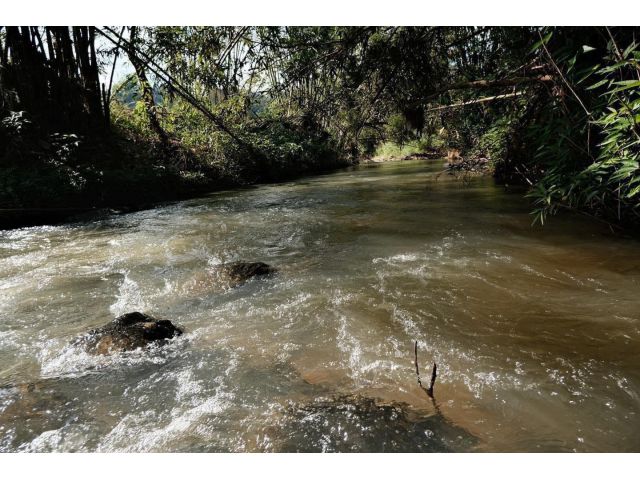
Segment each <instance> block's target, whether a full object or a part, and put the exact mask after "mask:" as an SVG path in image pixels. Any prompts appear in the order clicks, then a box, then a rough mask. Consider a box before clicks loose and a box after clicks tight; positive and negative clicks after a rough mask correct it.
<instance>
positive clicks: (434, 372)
mask: <svg viewBox="0 0 640 480" xmlns="http://www.w3.org/2000/svg"><path fill="white" fill-rule="evenodd" d="M414 355H415V364H416V375H417V377H418V385H420V388H421V389H422V390H424V391H425V393H426V394H427V395H429V398H433V385H434V384H435V383H436V377H437V376H438V375H437V370H438V367H437V365H436V364H435V363H434V364H433V370H432V371H431V383H430V384H429V388H424V386H423V385H422V381H421V380H420V368H419V367H418V341H417V340H416V342H415V348H414Z"/></svg>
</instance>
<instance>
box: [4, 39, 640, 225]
mask: <svg viewBox="0 0 640 480" xmlns="http://www.w3.org/2000/svg"><path fill="white" fill-rule="evenodd" d="M637 30H638V29H635V28H611V29H608V28H604V27H562V28H561V27H556V28H535V27H515V28H514V27H144V28H143V27H99V28H98V27H96V28H93V27H91V28H89V27H73V28H67V27H20V28H16V27H2V28H1V29H0V52H1V57H0V114H1V117H2V124H1V127H0V139H1V140H2V145H1V148H0V158H1V159H2V164H1V165H0V169H2V172H3V178H2V180H1V181H0V197H1V198H2V202H3V203H4V204H10V205H23V206H26V205H36V204H37V205H45V204H52V203H53V204H67V203H69V202H70V199H71V198H75V199H76V200H78V201H80V202H83V201H84V200H85V199H86V198H90V203H91V204H101V203H102V204H109V203H117V202H118V201H121V200H122V199H119V198H117V197H118V195H117V194H116V193H115V192H122V191H130V192H135V194H132V196H131V197H132V199H133V198H134V197H135V196H136V195H138V196H141V195H142V196H144V192H156V193H155V194H153V195H150V197H151V198H152V199H153V198H156V197H161V196H162V195H163V194H162V192H165V193H164V195H165V196H172V195H173V196H179V195H182V194H189V192H194V191H201V190H206V189H209V188H214V187H215V186H216V185H219V184H242V183H250V182H256V181H271V180H278V179H282V178H286V177H289V176H294V175H299V174H303V173H305V172H311V171H318V170H322V169H327V168H334V167H336V166H339V165H345V164H347V163H350V162H354V161H358V160H359V159H361V158H363V157H369V156H382V157H390V156H391V157H403V156H406V155H411V154H417V153H421V152H431V153H433V151H434V149H435V150H437V151H440V152H441V153H443V154H444V153H445V152H446V150H447V149H455V150H456V151H457V152H460V153H461V155H462V156H463V157H467V158H473V157H476V158H481V157H482V158H486V159H488V160H489V162H490V164H491V166H492V168H493V171H494V172H495V175H496V177H497V178H498V179H499V180H500V181H502V182H505V183H510V184H512V183H521V184H524V185H527V186H528V187H529V196H530V198H531V199H532V201H533V203H534V205H535V207H534V208H535V211H534V213H535V218H536V219H537V220H539V221H541V222H544V220H545V219H546V217H547V216H548V215H549V214H554V213H556V212H558V211H559V210H561V209H572V210H577V211H581V212H584V213H588V214H590V215H594V216H597V217H599V218H602V219H604V220H606V221H607V222H611V223H615V224H620V225H623V224H624V225H630V224H636V223H637V220H638V217H639V213H640V212H639V211H638V209H639V207H640V204H639V202H640V200H639V198H640V197H639V194H640V174H639V172H638V141H639V139H640V136H639V135H640V131H639V130H638V122H639V121H640V112H639V109H640V98H639V97H638V92H639V88H640V67H639V66H638V61H640V49H639V48H638V47H637V45H636V43H635V34H636V33H637ZM97 39H98V40H99V41H98V40H97ZM123 58H124V59H127V60H128V62H129V63H130V64H131V66H132V69H131V70H132V71H131V73H130V75H129V76H128V77H126V78H124V79H123V80H122V81H120V82H119V83H118V84H117V85H112V79H113V70H112V68H113V66H114V65H115V64H116V62H122V61H123ZM99 71H100V72H102V75H103V77H102V79H103V81H102V82H101V81H100V80H98V78H97V76H98V72H99ZM105 78H106V79H107V80H104V79H105ZM58 117H59V118H60V121H57V119H58ZM34 167H35V168H34ZM168 185H169V186H170V188H167V186H168ZM123 186H124V187H125V188H122V187H123ZM167 191H170V192H172V193H171V194H168V193H166V192H167ZM27 192H28V194H27ZM96 192H97V193H96ZM147 196H149V195H147ZM132 199H128V201H129V200H132Z"/></svg>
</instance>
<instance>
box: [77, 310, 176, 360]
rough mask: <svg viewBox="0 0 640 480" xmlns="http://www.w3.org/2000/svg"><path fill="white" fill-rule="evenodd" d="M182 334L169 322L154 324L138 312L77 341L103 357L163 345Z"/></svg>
mask: <svg viewBox="0 0 640 480" xmlns="http://www.w3.org/2000/svg"><path fill="white" fill-rule="evenodd" d="M181 334H182V330H181V329H180V328H178V327H176V326H175V325H174V324H173V323H171V322H170V321H169V320H157V319H155V318H153V317H151V316H149V315H146V314H144V313H140V312H131V313H125V314H124V315H122V316H120V317H118V318H116V319H115V320H114V321H112V322H111V323H108V324H107V325H104V326H102V327H99V328H96V329H94V330H91V331H90V332H89V333H87V335H85V336H84V337H82V338H80V339H79V340H77V341H76V344H81V345H82V346H84V348H85V350H86V351H87V352H89V353H91V354H94V355H106V354H109V353H115V352H124V351H127V350H135V349H137V348H141V347H145V346H147V345H150V344H152V343H162V342H164V341H166V340H168V339H170V338H173V337H176V336H178V335H181Z"/></svg>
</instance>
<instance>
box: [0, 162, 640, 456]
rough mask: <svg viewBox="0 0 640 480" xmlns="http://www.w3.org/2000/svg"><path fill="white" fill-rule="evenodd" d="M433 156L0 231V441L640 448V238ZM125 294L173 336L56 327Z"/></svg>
mask: <svg viewBox="0 0 640 480" xmlns="http://www.w3.org/2000/svg"><path fill="white" fill-rule="evenodd" d="M441 170H442V162H441V161H431V162H423V161H411V162H401V163H388V164H383V165H374V166H360V167H357V168H354V169H350V170H346V171H340V172H337V173H332V174H328V175H322V176H316V177H311V178H306V179H302V180H298V181H294V182H290V183H283V184H278V185H266V186H258V187H255V188H251V189H246V190H236V191H228V192H219V193H215V194H212V195H209V196H207V197H205V198H199V199H195V200H189V201H184V202H179V203H174V204H171V205H168V206H160V207H157V208H154V209H151V210H146V211H141V212H136V213H130V214H126V215H119V216H110V217H107V218H101V219H94V220H90V221H83V222H78V223H74V224H68V225H64V226H54V227H50V226H49V227H33V228H23V229H17V230H7V231H2V232H0V450H1V451H144V452H147V451H191V452H196V451H197V452H199V451H209V452H213V451H223V452H225V451H231V452H252V451H377V452H382V451H417V452H424V451H427V452H428V451H498V452H504V451H636V452H637V451H640V418H639V413H640V399H639V396H638V392H639V388H640V309H639V308H638V306H639V299H638V292H639V289H638V287H639V286H640V255H639V249H638V247H639V246H640V245H639V243H638V241H635V240H631V239H624V238H619V237H615V236H612V235H611V234H610V233H609V232H608V231H607V229H606V227H603V226H602V225H599V224H596V223H594V222H593V221H591V220H588V219H584V218H581V217H577V216H565V217H562V218H559V219H552V220H551V221H550V222H549V224H548V225H545V226H544V227H543V228H541V227H539V226H533V227H532V226H531V221H532V217H531V216H530V215H529V210H530V206H529V205H528V204H527V201H526V200H525V199H523V197H522V194H521V193H508V192H507V191H505V189H504V188H502V187H499V186H496V185H494V183H493V180H492V179H491V178H476V179H473V180H471V181H470V182H461V181H460V180H456V179H454V178H452V177H450V176H448V175H440V176H437V173H438V172H440V171H441ZM234 260H245V261H263V262H266V263H269V264H270V265H273V266H275V267H277V268H278V269H279V272H278V273H277V274H276V275H273V276H268V277H262V278H254V279H252V280H250V281H249V282H247V283H246V284H244V285H242V286H240V287H237V288H233V289H220V288H216V285H214V284H212V283H211V282H208V281H207V278H208V277H207V272H208V271H209V270H210V269H211V268H212V267H214V266H215V265H217V264H220V263H223V262H228V261H234ZM136 310H137V311H143V312H146V313H149V314H151V315H154V316H157V317H159V318H167V319H170V320H172V321H173V322H174V323H176V324H178V325H180V326H182V327H183V328H184V329H185V332H186V333H185V335H182V336H180V337H178V338H176V339H174V340H172V341H171V342H170V343H169V344H168V345H164V346H157V347H152V348H149V349H141V350H136V351H133V352H127V353H120V354H114V355H98V356H90V355H88V354H87V353H85V352H83V351H82V350H80V349H79V348H78V347H72V346H70V344H71V342H72V340H73V339H74V338H75V337H77V336H78V335H80V334H82V333H84V332H86V331H88V330H90V329H91V328H94V327H97V326H100V325H103V324H105V323H107V322H109V321H111V320H112V319H113V318H114V317H115V316H118V315H120V314H123V313H126V312H131V311H136ZM414 341H417V342H418V359H419V362H420V367H421V376H422V380H423V383H428V382H427V380H428V379H429V377H430V373H431V372H430V370H431V364H432V362H434V361H435V362H437V364H438V377H437V381H436V384H435V395H434V397H435V398H434V399H433V400H432V399H430V398H429V397H428V396H427V395H426V394H425V392H424V391H423V390H421V389H420V387H419V386H418V384H417V378H416V372H415V366H414Z"/></svg>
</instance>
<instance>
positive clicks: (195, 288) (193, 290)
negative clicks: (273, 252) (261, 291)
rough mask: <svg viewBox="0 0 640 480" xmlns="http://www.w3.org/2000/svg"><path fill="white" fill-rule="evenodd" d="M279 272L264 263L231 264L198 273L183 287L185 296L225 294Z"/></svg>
mask: <svg viewBox="0 0 640 480" xmlns="http://www.w3.org/2000/svg"><path fill="white" fill-rule="evenodd" d="M277 271H278V270H277V269H276V268H275V267H272V266H271V265H267V264H266V263H263V262H230V263H223V264H221V265H216V266H214V267H211V268H209V269H207V270H206V271H201V272H198V273H196V274H195V275H194V276H193V277H192V278H191V279H190V280H189V281H187V282H186V283H185V284H184V286H183V287H182V291H183V293H184V294H185V295H202V294H205V293H213V292H224V291H225V290H229V289H232V288H235V287H239V286H240V285H242V284H244V283H246V282H247V281H248V280H250V279H251V278H253V277H257V276H265V275H271V274H273V273H276V272H277Z"/></svg>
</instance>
